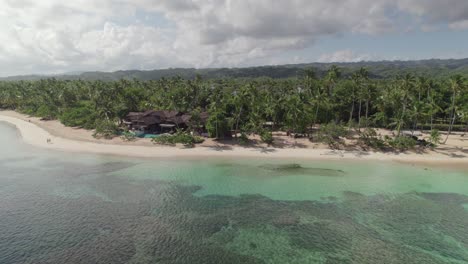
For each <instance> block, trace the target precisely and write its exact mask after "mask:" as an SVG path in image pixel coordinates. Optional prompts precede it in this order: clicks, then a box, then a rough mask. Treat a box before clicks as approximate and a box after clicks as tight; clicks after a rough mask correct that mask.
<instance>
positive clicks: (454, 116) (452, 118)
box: [443, 93, 457, 144]
mask: <svg viewBox="0 0 468 264" xmlns="http://www.w3.org/2000/svg"><path fill="white" fill-rule="evenodd" d="M456 117H457V115H456V114H455V93H454V94H453V96H452V115H451V117H450V119H451V120H450V125H449V130H448V133H447V137H446V138H445V141H444V143H443V144H446V143H447V141H448V138H449V136H450V134H451V133H452V128H453V124H454V123H455V118H456Z"/></svg>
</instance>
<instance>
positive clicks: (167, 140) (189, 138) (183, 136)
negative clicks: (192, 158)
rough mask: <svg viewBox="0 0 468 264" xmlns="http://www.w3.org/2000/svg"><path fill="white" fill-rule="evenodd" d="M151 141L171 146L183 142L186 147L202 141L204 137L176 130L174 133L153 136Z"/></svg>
mask: <svg viewBox="0 0 468 264" xmlns="http://www.w3.org/2000/svg"><path fill="white" fill-rule="evenodd" d="M152 141H153V142H154V143H155V144H160V145H172V146H173V145H176V144H183V145H184V146H186V147H193V146H195V144H200V143H203V141H204V139H203V138H202V137H198V136H193V135H191V134H189V133H187V132H182V131H178V132H177V133H175V134H174V135H161V136H159V137H156V138H153V139H152Z"/></svg>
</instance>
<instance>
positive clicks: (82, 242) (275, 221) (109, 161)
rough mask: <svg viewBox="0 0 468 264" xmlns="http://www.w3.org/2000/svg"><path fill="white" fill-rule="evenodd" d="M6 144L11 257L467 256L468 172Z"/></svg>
mask: <svg viewBox="0 0 468 264" xmlns="http://www.w3.org/2000/svg"><path fill="white" fill-rule="evenodd" d="M0 146H1V149H0V201H1V202H0V230H1V232H0V263H2V264H3V263H5V264H8V263H468V181H467V180H468V172H467V171H463V170H448V169H436V168H425V167H418V166H411V165H402V164H395V163H385V162H323V161H320V162H318V161H317V162H310V161H308V162H306V161H299V160H288V161H279V160H265V159H259V160H255V159H254V160H252V159H249V160H240V159H204V160H169V159H168V160H141V159H129V158H128V159H124V158H116V157H109V156H96V155H84V154H70V153H61V152H50V151H45V150H41V149H36V148H33V147H30V146H27V145H25V144H23V143H22V142H21V140H20V138H19V137H18V134H17V131H16V130H15V129H14V128H13V127H11V126H8V125H6V124H2V123H0Z"/></svg>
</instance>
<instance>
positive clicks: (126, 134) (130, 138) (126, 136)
mask: <svg viewBox="0 0 468 264" xmlns="http://www.w3.org/2000/svg"><path fill="white" fill-rule="evenodd" d="M120 138H122V140H124V141H134V140H135V139H136V135H135V133H132V132H130V131H124V132H123V133H122V136H121V137H120Z"/></svg>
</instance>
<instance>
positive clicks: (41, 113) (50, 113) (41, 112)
mask: <svg viewBox="0 0 468 264" xmlns="http://www.w3.org/2000/svg"><path fill="white" fill-rule="evenodd" d="M34 115H35V116H38V117H41V118H45V119H49V120H52V119H55V118H57V108H56V107H51V106H49V105H41V106H40V107H39V108H38V109H37V110H36V112H35V113H34Z"/></svg>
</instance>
